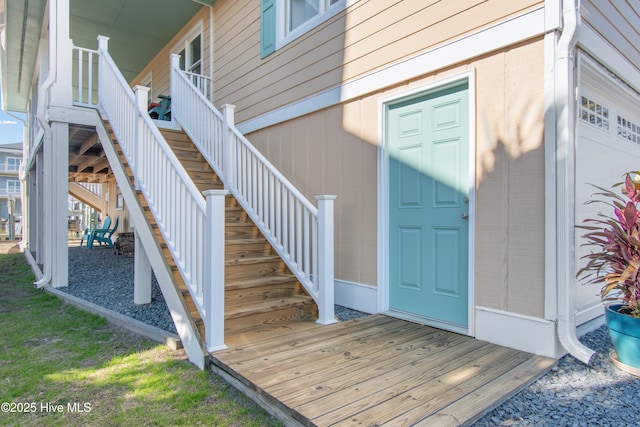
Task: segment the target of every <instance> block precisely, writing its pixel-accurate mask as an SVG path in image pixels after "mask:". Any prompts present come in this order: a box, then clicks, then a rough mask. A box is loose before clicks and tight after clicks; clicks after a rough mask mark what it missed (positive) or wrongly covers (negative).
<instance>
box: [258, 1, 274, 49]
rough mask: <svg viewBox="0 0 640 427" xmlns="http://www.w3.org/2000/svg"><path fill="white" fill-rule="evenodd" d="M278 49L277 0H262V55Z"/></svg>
mask: <svg viewBox="0 0 640 427" xmlns="http://www.w3.org/2000/svg"><path fill="white" fill-rule="evenodd" d="M275 50H276V0H260V55H261V57H262V58H264V57H265V56H268V55H270V54H271V53H273V52H274V51H275Z"/></svg>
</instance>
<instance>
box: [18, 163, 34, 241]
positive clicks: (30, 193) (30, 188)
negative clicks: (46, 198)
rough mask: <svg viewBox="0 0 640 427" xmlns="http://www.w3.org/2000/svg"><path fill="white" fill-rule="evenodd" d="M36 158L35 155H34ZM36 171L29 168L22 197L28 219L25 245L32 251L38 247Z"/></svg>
mask: <svg viewBox="0 0 640 427" xmlns="http://www.w3.org/2000/svg"><path fill="white" fill-rule="evenodd" d="M36 158H37V157H36ZM37 176H38V174H37V172H36V170H35V169H31V170H30V171H29V172H28V174H27V183H26V187H27V191H26V193H27V194H26V197H25V199H24V203H23V204H22V206H23V207H24V206H27V215H28V216H29V217H28V218H27V220H28V221H29V226H28V227H27V233H28V234H27V238H26V241H27V246H28V248H29V250H31V251H34V250H37V248H38V243H37V236H38V233H37V226H38V212H37V209H38V208H37V200H38V198H37V194H38V186H37Z"/></svg>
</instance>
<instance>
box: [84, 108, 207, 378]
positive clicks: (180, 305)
mask: <svg viewBox="0 0 640 427" xmlns="http://www.w3.org/2000/svg"><path fill="white" fill-rule="evenodd" d="M95 115H96V132H97V133H98V138H99V140H100V143H101V144H102V147H103V149H104V152H105V154H106V156H107V159H108V160H109V164H110V166H111V170H112V172H113V175H114V177H115V179H116V182H117V183H118V187H119V188H120V191H121V193H122V197H123V199H124V201H125V203H126V204H127V208H128V209H129V214H130V216H131V219H132V220H133V223H134V224H135V228H136V234H137V236H138V238H139V239H140V241H141V243H142V245H143V247H144V250H145V251H146V253H147V257H148V258H149V262H150V263H151V266H152V268H153V272H154V274H155V276H156V279H157V281H158V285H159V286H160V290H161V291H162V295H163V296H164V299H165V302H166V304H167V307H168V308H169V311H170V313H171V317H172V318H173V322H174V324H175V326H176V330H177V331H178V335H179V336H180V340H181V341H182V345H183V347H184V349H185V352H186V353H187V357H188V358H189V360H190V361H191V363H193V364H194V365H196V366H197V367H198V368H200V369H204V368H205V360H206V359H205V351H204V344H203V343H202V339H201V337H200V333H199V332H198V329H197V327H196V325H195V323H194V322H193V320H192V319H191V315H190V313H189V310H188V309H187V307H186V306H185V304H184V300H183V299H182V298H181V295H180V294H179V293H178V290H177V289H176V288H175V286H174V284H173V277H172V274H171V270H170V269H169V267H168V266H167V264H166V263H165V260H164V257H163V254H162V250H161V249H160V246H159V245H158V243H157V241H156V239H155V237H154V234H153V230H152V229H151V226H150V225H149V223H148V222H147V220H146V217H145V215H144V211H143V209H142V207H141V206H140V203H139V202H138V199H137V197H136V192H135V190H134V188H133V186H132V184H131V181H129V178H128V176H127V172H126V170H125V169H124V166H123V165H122V163H121V162H120V158H119V156H118V153H117V152H116V149H115V147H114V145H113V143H112V141H111V138H110V137H109V133H108V132H107V129H106V128H105V127H104V124H103V122H102V119H101V117H100V116H99V114H98V112H97V111H96V112H95Z"/></svg>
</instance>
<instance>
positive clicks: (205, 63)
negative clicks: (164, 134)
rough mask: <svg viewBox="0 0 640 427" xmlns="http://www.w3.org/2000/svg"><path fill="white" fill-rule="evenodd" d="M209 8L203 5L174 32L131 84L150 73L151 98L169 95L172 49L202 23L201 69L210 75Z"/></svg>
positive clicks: (155, 98)
mask: <svg viewBox="0 0 640 427" xmlns="http://www.w3.org/2000/svg"><path fill="white" fill-rule="evenodd" d="M209 22H210V18H209V8H208V7H203V8H202V9H200V11H199V12H198V13H197V14H196V15H195V16H194V17H193V18H192V19H191V20H190V21H189V22H188V23H187V25H185V26H184V28H183V29H182V30H181V31H180V32H179V33H178V34H176V35H175V36H174V37H173V38H172V39H171V41H170V42H169V43H168V44H167V45H166V46H165V48H164V49H162V51H160V53H158V55H156V56H155V58H153V60H152V61H151V62H150V63H149V64H148V65H147V66H146V67H145V68H144V69H143V70H142V71H141V72H140V74H139V75H138V76H137V77H136V78H135V79H134V80H133V81H131V82H130V83H131V85H132V86H133V85H136V84H139V83H140V82H141V80H142V79H143V78H145V77H146V76H148V75H149V73H151V75H152V80H153V88H152V89H153V94H152V96H153V99H154V100H157V98H158V95H160V94H162V95H169V94H170V93H171V90H170V89H171V88H170V79H171V78H170V73H169V62H170V59H169V58H170V55H171V51H172V49H174V47H175V46H176V45H177V44H178V43H180V41H181V40H183V39H184V38H185V37H186V36H187V34H189V33H190V32H191V30H193V29H194V27H196V26H197V25H199V24H202V33H201V35H202V70H203V74H204V75H210V69H211V67H210V58H211V55H210V49H209V47H210V31H209Z"/></svg>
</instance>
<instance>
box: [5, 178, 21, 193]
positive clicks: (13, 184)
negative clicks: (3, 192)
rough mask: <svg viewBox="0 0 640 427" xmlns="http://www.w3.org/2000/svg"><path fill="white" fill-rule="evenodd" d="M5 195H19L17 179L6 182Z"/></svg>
mask: <svg viewBox="0 0 640 427" xmlns="http://www.w3.org/2000/svg"><path fill="white" fill-rule="evenodd" d="M11 187H15V191H12V190H11ZM7 194H20V181H18V180H17V179H9V180H7Z"/></svg>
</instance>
